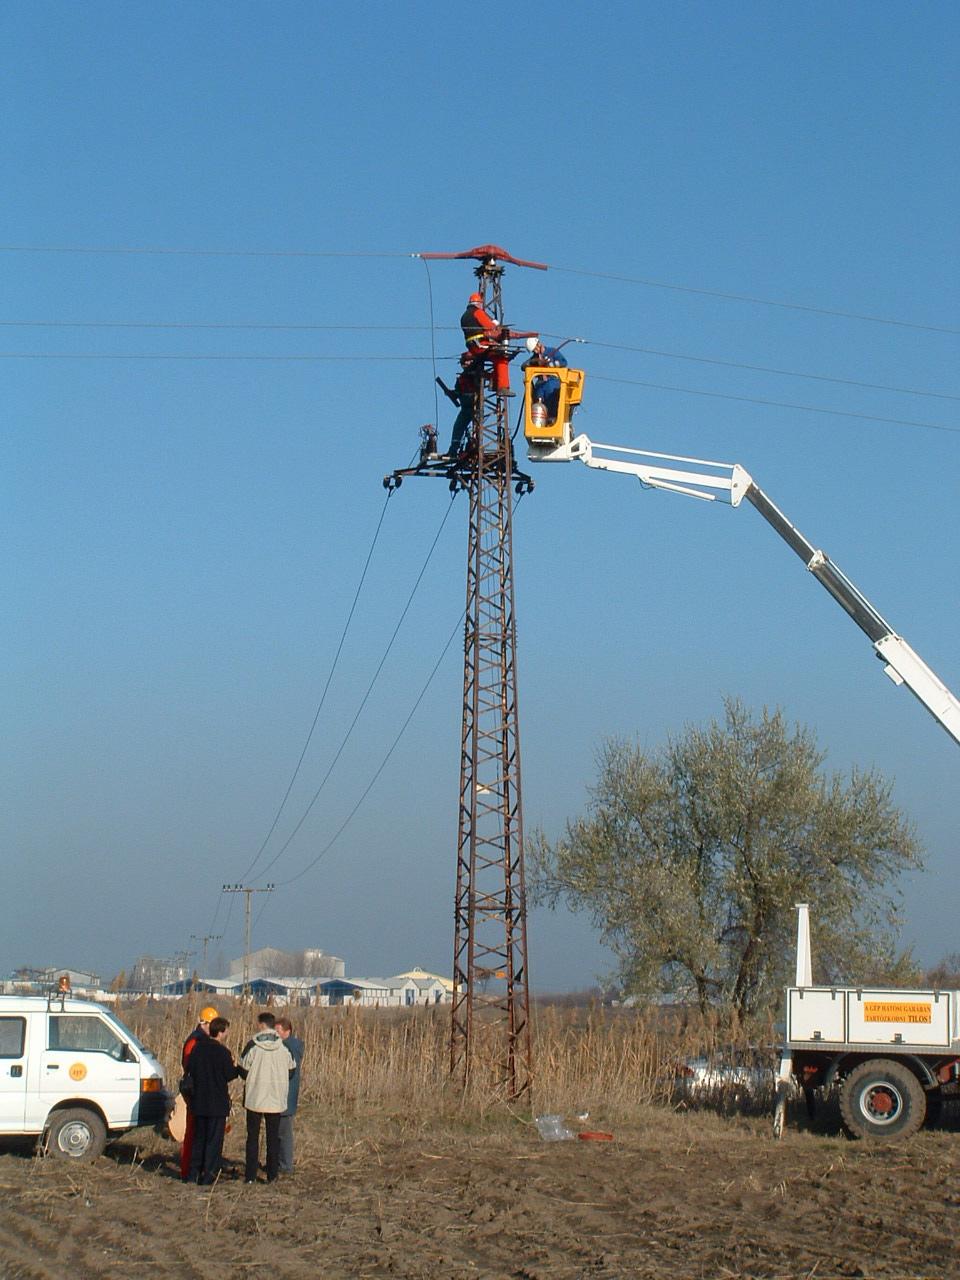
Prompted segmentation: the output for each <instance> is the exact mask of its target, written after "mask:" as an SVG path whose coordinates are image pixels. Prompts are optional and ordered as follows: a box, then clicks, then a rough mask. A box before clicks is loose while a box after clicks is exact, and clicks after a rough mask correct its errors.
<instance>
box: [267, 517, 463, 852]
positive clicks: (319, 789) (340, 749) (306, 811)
mask: <svg viewBox="0 0 960 1280" xmlns="http://www.w3.org/2000/svg"><path fill="white" fill-rule="evenodd" d="M456 496H457V495H456V493H454V494H452V495H451V498H450V501H449V502H448V503H447V509H446V511H445V512H444V513H443V519H442V520H441V521H440V527H439V528H438V529H437V532H436V534H435V535H434V538H433V542H432V543H431V544H430V549H429V551H428V552H427V555H426V559H425V560H424V562H423V565H422V567H421V569H420V572H419V573H418V574H417V578H416V581H415V582H414V584H413V587H412V588H411V590H410V594H409V596H408V597H407V602H406V604H405V605H404V606H403V609H402V610H401V612H400V617H399V618H398V619H397V624H396V626H395V627H394V629H393V634H392V635H391V636H390V639H389V640H388V641H387V646H386V648H385V649H384V651H383V655H382V657H381V658H380V661H379V662H378V663H377V668H376V670H375V671H374V673H373V675H372V677H371V679H370V683H369V684H368V685H367V688H366V691H365V692H364V695H363V697H362V698H361V699H360V705H359V706H358V707H357V710H356V713H355V714H354V717H353V719H352V720H351V721H350V724H349V726H348V728H347V731H346V733H345V734H344V736H343V739H342V741H341V743H340V745H339V747H338V748H337V750H336V753H335V754H334V757H333V759H332V760H331V762H330V764H329V766H328V768H327V771H326V773H325V774H324V775H323V777H322V778H321V780H320V785H319V786H318V787H317V789H316V791H315V792H314V793H313V797H312V798H311V800H310V803H309V804H308V805H307V807H306V809H304V811H303V814H302V815H301V817H300V820H299V821H298V822H297V824H296V826H295V827H294V828H293V830H292V831H291V832H290V834H289V835H288V836H287V838H286V840H285V841H284V842H283V844H282V845H281V846H280V848H279V849H278V850H277V852H276V853H275V854H274V855H273V857H272V858H271V860H270V861H269V862H268V863H267V864H266V866H265V867H263V868H261V871H260V875H262V876H263V875H266V874H267V872H268V871H269V870H270V868H271V867H273V866H275V865H276V863H277V862H278V861H279V859H280V858H281V857H282V856H283V854H284V853H285V852H286V851H287V849H288V848H289V847H290V845H291V843H292V842H293V840H294V838H295V836H296V835H297V833H298V832H299V831H300V828H301V827H302V826H303V824H304V823H305V822H306V820H307V818H308V817H309V815H310V812H311V810H312V809H313V806H314V805H315V804H316V802H317V800H318V799H319V798H320V794H321V792H322V791H323V789H324V787H325V786H326V785H327V781H328V780H329V778H330V775H331V774H332V773H333V770H334V769H335V768H336V765H337V762H338V761H339V759H340V757H341V756H342V755H343V752H344V750H345V749H346V745H347V743H348V742H349V740H350V736H351V734H352V733H353V731H354V729H355V728H356V725H357V721H358V720H359V719H360V716H361V714H362V712H363V709H364V707H365V706H366V705H367V702H368V700H369V698H370V695H371V693H372V692H373V688H374V685H375V684H376V682H377V680H378V678H379V676H380V672H381V671H382V670H383V667H384V664H385V663H386V661H387V658H388V657H389V655H390V651H391V650H392V649H393V645H394V642H395V641H396V638H397V636H398V635H399V633H400V628H401V626H402V625H403V621H404V619H405V618H406V616H407V613H408V612H409V610H410V606H411V605H412V604H413V598H414V596H415V595H416V593H417V589H418V588H419V586H420V583H421V582H422V581H423V576H424V574H425V573H426V571H427V566H428V565H429V564H430V560H431V558H432V556H433V553H434V551H435V550H436V546H437V543H438V542H439V541H440V535H441V534H442V533H443V529H444V526H445V525H446V523H447V519H448V518H449V516H450V512H451V511H452V510H453V503H454V500H455V498H456Z"/></svg>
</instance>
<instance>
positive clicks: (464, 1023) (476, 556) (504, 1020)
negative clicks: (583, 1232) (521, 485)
mask: <svg viewBox="0 0 960 1280" xmlns="http://www.w3.org/2000/svg"><path fill="white" fill-rule="evenodd" d="M502 274H503V268H502V267H501V266H499V265H497V264H496V262H495V260H492V259H488V260H485V261H483V262H482V263H481V265H480V266H479V267H478V268H477V270H476V275H477V277H478V280H479V287H480V293H481V296H482V297H483V298H484V307H485V309H486V310H487V312H488V313H489V314H490V315H492V317H493V319H495V320H497V321H502V319H503V307H502V301H501V291H500V284H501V276H502ZM508 405H509V400H507V399H505V398H504V397H502V396H499V395H496V394H495V393H490V392H487V394H484V395H479V396H478V397H477V405H476V416H475V419H474V439H475V441H476V443H477V446H478V447H477V448H476V452H475V454H474V455H473V457H474V465H473V466H472V468H471V473H470V474H469V476H468V477H467V488H468V491H469V494H470V525H469V542H468V552H467V609H466V621H465V624H464V669H463V719H462V731H461V750H460V816H459V829H458V838H457V886H456V900H455V904H454V925H455V932H454V952H453V983H454V992H453V1010H452V1027H451V1039H450V1068H451V1073H452V1074H454V1075H459V1076H460V1078H461V1080H462V1083H463V1085H464V1087H467V1086H468V1085H470V1084H471V1083H474V1082H476V1083H479V1081H477V1079H476V1077H477V1068H478V1067H479V1065H480V1061H479V1060H480V1058H481V1056H482V1057H483V1058H484V1059H485V1060H486V1062H485V1063H484V1065H485V1066H486V1065H488V1064H489V1066H490V1067H492V1068H493V1070H494V1073H495V1083H494V1087H495V1089H496V1090H497V1091H498V1092H503V1093H504V1094H505V1095H506V1096H508V1097H510V1098H517V1097H519V1096H521V1095H523V1094H525V1093H527V1092H528V1091H529V1089H530V1075H531V1065H532V1064H531V1046H530V1024H529V988H528V981H527V923H526V890H525V884H524V868H523V817H522V805H521V785H520V735H519V721H518V709H517V677H516V627H515V621H514V585H513V527H512V516H513V493H512V481H513V479H514V464H513V458H512V446H511V440H510V429H509V423H508V421H507V406H508ZM481 1044H482V1045H483V1047H484V1048H485V1049H486V1050H487V1052H483V1053H482V1054H481ZM484 1074H485V1075H486V1074H487V1073H486V1072H484Z"/></svg>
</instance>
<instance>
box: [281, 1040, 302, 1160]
mask: <svg viewBox="0 0 960 1280" xmlns="http://www.w3.org/2000/svg"><path fill="white" fill-rule="evenodd" d="M275 1029H276V1032H277V1035H278V1036H279V1037H280V1039H281V1040H282V1041H283V1043H284V1045H285V1046H286V1049H287V1053H289V1054H290V1056H291V1058H293V1061H294V1063H295V1064H296V1068H297V1069H296V1071H295V1072H294V1073H293V1075H292V1076H291V1077H290V1083H289V1084H288V1085H287V1109H286V1111H284V1112H283V1113H282V1114H281V1116H280V1133H279V1138H280V1165H279V1168H280V1172H281V1173H293V1117H294V1116H295V1115H296V1114H297V1103H298V1102H299V1100H300V1064H301V1063H302V1062H303V1041H302V1040H301V1039H300V1038H299V1036H295V1035H294V1034H293V1024H292V1023H291V1021H290V1019H289V1018H278V1019H277V1021H276V1025H275Z"/></svg>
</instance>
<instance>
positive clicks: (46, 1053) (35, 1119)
mask: <svg viewBox="0 0 960 1280" xmlns="http://www.w3.org/2000/svg"><path fill="white" fill-rule="evenodd" d="M171 1101H172V1100H171V1097H170V1095H169V1094H168V1093H167V1091H166V1090H165V1089H164V1087H163V1067H161V1065H160V1063H159V1062H158V1061H157V1059H156V1058H155V1057H154V1056H153V1054H152V1053H151V1052H150V1051H149V1049H146V1048H144V1046H143V1045H142V1044H141V1043H140V1041H139V1040H138V1039H137V1037H136V1036H135V1035H134V1034H133V1032H132V1031H131V1030H130V1029H129V1028H128V1027H125V1026H124V1025H123V1023H122V1022H121V1021H120V1019H119V1018H117V1017H116V1016H115V1015H114V1014H113V1013H112V1012H111V1011H110V1010H109V1009H106V1008H105V1007H104V1006H103V1005H99V1004H94V1003H93V1002H92V1001H89V1000H73V999H71V998H70V997H69V995H65V994H60V993H57V994H56V995H51V996H49V997H48V996H0V1139H2V1137H3V1136H4V1135H8V1136H10V1137H16V1136H20V1135H29V1134H36V1135H37V1136H38V1137H41V1138H42V1139H43V1146H44V1149H45V1150H46V1151H47V1152H48V1153H49V1154H50V1155H54V1156H58V1157H61V1158H63V1159H73V1160H92V1159H93V1158H94V1157H95V1156H98V1155H100V1153H101V1152H102V1151H103V1149H104V1147H105V1146H106V1144H107V1142H108V1141H109V1139H110V1138H111V1137H115V1136H117V1135H118V1134H119V1133H122V1132H124V1131H125V1130H127V1129H135V1128H138V1127H140V1126H143V1125H158V1124H160V1123H162V1122H163V1121H164V1120H165V1119H166V1116H167V1113H168V1111H169V1108H170V1104H171Z"/></svg>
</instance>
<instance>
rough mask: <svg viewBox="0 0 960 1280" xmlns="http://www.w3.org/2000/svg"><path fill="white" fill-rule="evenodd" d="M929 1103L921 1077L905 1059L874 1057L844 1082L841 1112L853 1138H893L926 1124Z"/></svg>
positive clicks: (884, 1140)
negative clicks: (900, 1060)
mask: <svg viewBox="0 0 960 1280" xmlns="http://www.w3.org/2000/svg"><path fill="white" fill-rule="evenodd" d="M926 1110H927V1105H926V1098H925V1096H924V1092H923V1088H922V1087H921V1085H920V1081H919V1080H918V1079H917V1077H916V1076H915V1075H914V1074H913V1072H912V1071H911V1070H910V1069H909V1067H905V1066H904V1065H903V1063H901V1062H894V1061H893V1060H892V1059H890V1058H871V1059H870V1061H869V1062H861V1064H860V1066H859V1067H855V1068H854V1070H853V1071H851V1072H850V1074H849V1075H848V1076H847V1078H846V1079H845V1080H844V1082H843V1084H842V1085H841V1086H840V1115H841V1116H842V1117H843V1127H844V1128H845V1129H846V1131H847V1133H848V1134H849V1135H850V1137H851V1138H872V1139H873V1140H874V1141H879V1142H892V1141H894V1140H895V1139H897V1138H906V1137H909V1136H910V1134H911V1133H916V1132H917V1130H918V1129H919V1128H920V1126H921V1125H922V1124H923V1118H924V1116H925V1115H926Z"/></svg>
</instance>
